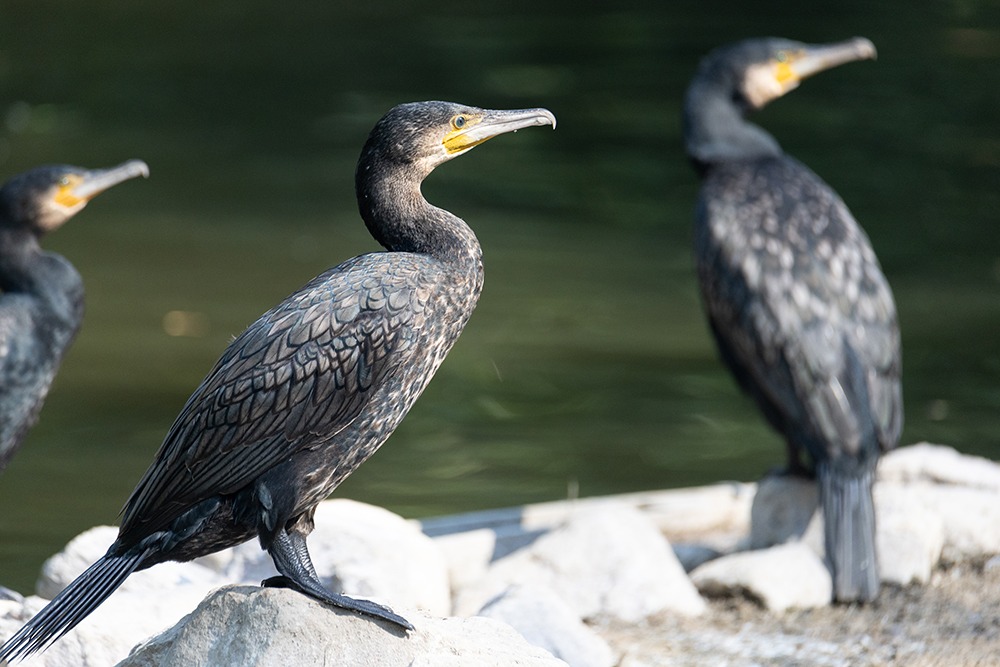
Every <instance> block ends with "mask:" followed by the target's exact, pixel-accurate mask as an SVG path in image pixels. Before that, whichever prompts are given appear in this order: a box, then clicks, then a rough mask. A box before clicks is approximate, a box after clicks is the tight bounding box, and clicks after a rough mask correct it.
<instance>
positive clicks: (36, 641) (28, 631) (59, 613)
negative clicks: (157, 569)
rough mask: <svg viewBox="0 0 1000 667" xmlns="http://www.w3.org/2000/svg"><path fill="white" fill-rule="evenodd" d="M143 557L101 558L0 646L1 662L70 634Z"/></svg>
mask: <svg viewBox="0 0 1000 667" xmlns="http://www.w3.org/2000/svg"><path fill="white" fill-rule="evenodd" d="M145 556H146V552H145V551H140V552H138V553H129V554H125V555H123V556H104V557H102V558H101V559H100V560H99V561H97V562H96V563H94V564H93V565H91V566H90V567H89V568H87V570H86V571H84V573H83V574H81V575H80V576H79V577H77V578H76V579H74V580H73V582H72V583H71V584H70V585H69V586H67V587H66V588H65V589H63V590H62V592H60V593H59V595H57V596H55V597H54V598H53V599H52V601H51V602H49V603H48V604H47V605H46V606H45V608H44V609H42V610H41V611H40V612H38V613H37V614H35V616H34V617H33V618H32V619H31V620H30V621H28V622H27V623H26V624H25V626H24V627H23V628H21V629H20V630H18V631H17V633H16V634H15V635H14V636H13V637H11V638H10V639H8V640H7V642H6V643H5V644H4V645H3V646H0V662H2V661H4V660H14V659H24V658H27V657H28V656H30V655H31V654H32V653H35V652H37V651H40V650H42V649H44V648H46V647H47V646H48V645H49V644H51V643H52V642H54V641H56V640H57V639H59V638H60V637H62V636H63V635H64V634H66V633H67V632H69V631H70V630H72V629H73V628H74V627H76V625H77V624H78V623H79V622H80V621H82V620H83V619H84V618H86V617H87V615H88V614H90V613H91V612H92V611H94V610H95V609H96V608H97V607H98V606H99V605H100V604H101V603H102V602H104V601H105V600H106V599H108V597H109V596H110V595H111V594H112V593H114V592H115V590H116V589H117V588H118V587H119V586H121V585H122V582H123V581H125V578H126V577H128V575H130V574H132V573H133V572H135V571H136V569H138V568H139V566H140V565H141V564H142V561H143V558H145Z"/></svg>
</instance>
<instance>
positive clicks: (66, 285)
mask: <svg viewBox="0 0 1000 667" xmlns="http://www.w3.org/2000/svg"><path fill="white" fill-rule="evenodd" d="M0 292H2V293H4V294H27V295H29V296H31V297H34V298H35V299H36V301H37V303H38V304H39V305H40V306H41V307H43V308H45V309H46V310H47V311H49V312H51V313H53V314H55V315H56V316H58V317H59V318H60V319H64V320H66V322H67V324H72V325H74V326H75V324H76V323H78V322H79V320H80V318H81V317H82V316H83V280H82V279H81V278H80V274H79V273H78V272H77V270H76V269H75V268H73V265H72V264H70V263H69V262H68V261H67V260H66V259H65V258H64V257H62V256H61V255H57V254H55V253H51V252H45V251H43V250H42V248H41V247H40V246H39V244H38V238H37V237H36V236H35V234H34V233H32V232H31V231H29V230H26V229H23V228H18V227H14V228H11V227H6V226H4V225H0Z"/></svg>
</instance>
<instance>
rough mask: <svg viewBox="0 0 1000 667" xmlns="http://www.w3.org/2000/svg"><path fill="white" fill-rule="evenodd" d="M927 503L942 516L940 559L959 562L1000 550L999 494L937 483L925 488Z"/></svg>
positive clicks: (991, 554) (994, 553)
mask: <svg viewBox="0 0 1000 667" xmlns="http://www.w3.org/2000/svg"><path fill="white" fill-rule="evenodd" d="M924 494H925V496H926V498H927V501H926V503H927V504H926V507H927V508H928V510H929V511H930V512H934V513H935V514H937V515H938V516H940V517H941V525H942V527H943V530H944V547H943V548H942V549H941V560H943V561H945V562H948V563H961V562H962V561H965V560H971V559H980V558H984V557H989V556H993V555H996V554H1000V494H997V493H995V492H993V491H985V490H982V489H970V488H962V487H948V486H937V487H930V488H928V489H926V490H925V491H924Z"/></svg>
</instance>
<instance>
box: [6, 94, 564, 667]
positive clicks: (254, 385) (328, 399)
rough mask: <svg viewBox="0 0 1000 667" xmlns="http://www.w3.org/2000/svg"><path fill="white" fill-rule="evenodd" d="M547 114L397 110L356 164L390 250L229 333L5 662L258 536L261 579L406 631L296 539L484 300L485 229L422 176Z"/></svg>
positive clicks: (378, 234) (366, 211)
mask: <svg viewBox="0 0 1000 667" xmlns="http://www.w3.org/2000/svg"><path fill="white" fill-rule="evenodd" d="M555 123H556V120H555V117H554V116H553V115H552V114H551V113H550V112H549V111H546V110H545V109H526V110H519V111H490V110H485V109H477V108H474V107H467V106H462V105H458V104H452V103H448V102H418V103H413V104H403V105H400V106H397V107H395V108H393V109H392V110H391V111H389V113H387V114H386V115H385V116H384V117H383V118H382V119H381V120H380V121H379V122H378V123H377V124H376V125H375V128H374V129H373V130H372V132H371V135H370V136H369V137H368V141H367V143H366V144H365V146H364V149H363V150H362V153H361V158H360V160H359V161H358V167H357V173H356V189H357V197H358V205H359V207H360V209H361V217H362V218H363V219H364V221H365V224H366V225H367V226H368V229H369V231H370V232H371V234H372V236H374V237H375V239H376V240H377V241H378V242H379V243H380V244H381V245H382V246H383V247H385V249H386V250H387V251H388V252H379V253H371V254H367V255H361V256H360V257H355V258H353V259H350V260H347V261H346V262H344V263H343V264H340V265H339V266H336V267H334V268H332V269H329V270H328V271H326V272H325V273H322V274H320V275H319V276H318V277H316V278H314V279H313V280H312V281H311V282H309V283H307V284H306V285H305V286H304V287H303V288H302V289H300V290H298V291H297V292H295V293H293V294H292V295H291V296H289V297H288V298H287V299H285V300H284V301H282V302H281V303H280V304H278V305H277V306H275V307H274V308H272V309H271V310H269V311H268V312H266V313H265V314H264V315H262V316H261V318H260V319H258V320H257V321H256V322H254V323H253V324H251V325H250V327H249V328H248V329H247V330H246V331H244V332H243V333H242V334H241V335H240V336H239V337H238V338H236V340H234V341H233V342H232V343H231V344H230V345H229V347H228V348H227V349H226V351H225V352H224V353H223V354H222V358H221V359H219V361H218V362H217V363H216V365H215V367H214V368H213V369H212V370H211V372H210V373H209V374H208V377H206V378H205V380H204V381H203V382H202V383H201V385H200V386H199V387H198V388H197V389H196V390H195V392H194V394H192V395H191V398H189V399H188V401H187V404H186V405H185V406H184V408H183V410H182V411H181V413H180V416H178V417H177V419H176V421H175V422H174V424H173V426H172V427H171V428H170V432H169V433H168V434H167V436H166V439H165V440H164V442H163V445H162V446H161V447H160V451H159V452H158V453H157V455H156V459H155V460H154V461H153V464H152V465H151V466H150V468H149V470H147V471H146V474H145V475H144V476H143V478H142V479H141V480H140V481H139V485H138V486H137V487H136V489H135V491H133V492H132V496H131V497H130V498H129V499H128V502H127V503H126V504H125V508H124V510H123V516H122V524H121V529H120V531H119V534H118V539H117V540H116V541H115V543H114V544H112V545H111V547H110V548H109V549H108V552H107V554H105V555H104V556H103V557H102V558H101V559H100V560H98V561H97V562H96V563H95V564H94V565H92V566H91V567H90V568H89V569H88V570H87V571H86V572H84V573H83V574H82V575H80V576H79V577H78V578H77V579H76V580H75V581H73V582H72V583H71V584H70V585H69V586H68V587H67V588H66V589H65V590H63V591H62V592H61V593H60V594H59V595H57V596H56V597H55V599H53V600H52V602H50V603H49V605H48V606H46V607H45V608H44V609H43V610H42V611H41V612H39V613H38V614H37V615H36V616H35V617H34V618H32V619H31V620H30V621H29V622H28V624H27V625H25V626H24V627H23V628H21V630H19V631H18V632H17V634H15V635H14V637H12V638H11V639H10V640H9V641H8V642H7V643H6V644H4V645H3V647H2V648H0V660H2V659H4V658H11V657H15V656H18V657H23V656H27V655H30V654H31V653H33V652H35V651H37V650H39V649H41V648H43V647H45V646H46V645H47V644H48V643H50V642H52V641H54V640H55V639H57V638H59V637H60V636H62V635H63V634H64V633H66V632H68V631H69V630H70V629H72V628H73V627H74V626H75V625H76V624H77V623H79V622H80V621H81V620H82V619H83V618H84V617H85V616H87V614H89V613H90V612H91V611H93V610H94V608H96V607H97V606H98V605H99V604H100V603H101V602H103V601H104V600H105V599H106V598H107V597H108V596H109V595H110V594H111V593H112V592H114V590H115V589H116V588H117V587H118V586H119V585H120V584H121V583H122V581H124V579H125V578H126V577H127V576H128V575H129V574H130V573H132V572H134V571H136V570H142V569H145V568H147V567H150V566H152V565H155V564H157V563H160V562H163V561H168V560H176V561H187V560H191V559H192V558H196V557H198V556H202V555H205V554H208V553H212V552H214V551H218V550H220V549H223V548H226V547H230V546H233V545H236V544H240V543H241V542H245V541H246V540H249V539H250V538H252V537H257V538H259V540H260V544H261V547H262V548H264V549H266V550H267V551H268V552H269V553H270V555H271V557H272V559H273V560H274V564H275V566H276V568H277V570H278V572H279V573H280V575H281V576H280V577H276V578H274V579H271V580H268V581H267V582H265V583H266V584H270V585H279V586H289V587H292V588H295V589H297V590H299V591H301V592H303V593H305V594H307V595H310V596H312V597H314V598H316V599H318V600H321V601H323V602H326V603H328V604H331V605H334V606H337V607H340V608H343V609H349V610H353V611H356V612H360V613H362V614H367V615H368V616H371V617H375V618H379V619H382V620H384V621H388V622H389V623H392V624H395V625H396V626H399V627H401V628H405V629H410V628H412V626H411V625H410V624H409V623H408V622H407V621H406V620H405V619H404V618H402V617H400V616H398V615H396V614H395V613H393V612H392V611H391V610H390V609H387V608H386V607H383V606H381V605H378V604H375V603H373V602H369V601H366V600H355V599H352V598H349V597H346V596H344V595H338V594H335V593H332V592H330V591H328V590H326V589H325V588H324V587H323V585H322V584H321V583H320V580H319V577H318V576H317V574H316V570H315V569H314V568H313V565H312V563H311V561H310V559H309V553H308V550H307V548H306V536H307V535H308V534H309V533H310V532H311V530H312V528H313V514H314V511H315V508H316V505H317V503H319V502H320V501H321V500H323V499H324V498H326V497H327V496H328V495H329V494H330V492H331V491H333V489H334V488H336V486H337V485H338V484H340V482H341V481H343V479H344V478H346V477H347V476H348V475H349V474H350V473H351V472H353V471H354V469H355V468H357V467H358V466H359V465H361V463H362V462H363V461H364V460H365V459H367V458H368V457H369V456H371V454H372V453H374V451H375V450H376V449H378V447H379V446H380V445H381V444H382V443H383V442H385V440H386V438H388V437H389V435H390V434H391V433H392V432H393V430H394V429H395V428H396V426H398V425H399V423H400V421H402V419H403V417H404V416H405V415H406V413H407V411H408V410H409V409H410V406H411V405H413V402H414V401H415V400H416V399H417V397H418V396H419V395H420V393H421V392H422V391H423V389H424V387H425V386H426V385H427V383H428V382H429V381H430V379H431V376H432V375H433V374H434V372H435V371H436V370H437V368H438V366H439V365H440V364H441V362H442V361H443V360H444V357H445V355H446V354H447V353H448V350H449V349H450V348H451V346H452V344H453V343H454V342H455V340H456V339H457V338H458V336H459V334H460V333H461V331H462V329H463V327H464V326H465V323H466V322H467V321H468V319H469V316H470V315H471V314H472V310H473V308H474V307H475V305H476V301H477V300H478V298H479V292H480V290H481V288H482V284H483V267H482V252H481V250H480V247H479V242H478V241H477V240H476V236H475V234H474V233H473V232H472V230H471V229H470V228H469V227H468V225H466V224H465V223H464V222H463V221H462V220H461V219H459V218H458V217H456V216H455V215H453V214H451V213H449V212H448V211H445V210H443V209H440V208H437V207H435V206H432V205H431V204H429V203H428V202H427V201H426V200H425V199H424V197H423V195H422V194H421V192H420V184H421V182H422V181H423V180H424V178H425V177H426V176H427V175H428V174H430V172H431V170H433V169H434V168H435V167H436V166H438V165H439V164H441V163H442V162H445V161H447V160H450V159H452V158H454V157H456V156H458V155H461V154H463V153H465V152H466V151H468V150H469V149H471V148H472V147H474V146H476V145H478V144H481V143H482V142H484V141H486V140H487V139H490V138H491V137H495V136H497V135H498V134H501V133H504V132H513V131H516V130H519V129H522V128H526V127H531V126H534V125H552V126H553V127H555Z"/></svg>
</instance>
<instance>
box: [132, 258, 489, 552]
mask: <svg viewBox="0 0 1000 667" xmlns="http://www.w3.org/2000/svg"><path fill="white" fill-rule="evenodd" d="M461 281H462V277H461V276H456V275H454V274H453V273H451V272H449V271H448V268H447V267H446V266H445V265H443V264H441V263H440V262H437V261H435V260H433V259H431V258H429V257H426V256H423V255H417V254H412V253H373V254H370V255H363V256H360V257H357V258H354V259H352V260H350V261H348V262H345V263H343V264H341V265H339V266H337V267H335V268H333V269H330V270H329V271H327V272H325V273H323V274H321V275H320V276H318V277H316V278H315V279H313V280H312V281H310V282H309V283H308V284H307V285H305V286H304V287H303V288H302V289H300V290H298V291H297V292H295V293H294V294H292V295H291V296H289V297H288V298H287V299H285V300H284V301H282V302H281V303H280V304H279V305H278V306H276V307H275V308H272V309H271V310H270V311H268V312H267V313H265V314H264V315H263V316H261V317H260V318H259V319H258V320H257V321H256V322H254V323H253V324H252V325H250V327H249V328H247V330H246V331H244V332H243V333H242V334H241V335H240V336H239V337H237V338H236V339H235V340H234V341H233V342H232V343H231V344H230V345H229V347H228V348H227V349H226V351H225V352H224V353H223V355H222V358H221V359H220V360H219V361H218V363H217V364H216V365H215V367H214V368H213V369H212V371H211V372H210V373H209V374H208V376H207V377H206V378H205V380H204V381H203V382H202V384H201V385H200V386H199V387H198V389H196V390H195V392H194V393H193V394H192V396H191V398H190V399H189V400H188V402H187V404H186V405H185V407H184V409H183V410H182V412H181V414H180V415H179V416H178V418H177V419H176V421H175V422H174V424H173V426H172V427H171V429H170V432H169V433H168V435H167V437H166V439H165V440H164V443H163V445H162V447H161V449H160V451H159V453H158V454H157V456H156V458H155V460H154V462H153V464H152V465H151V466H150V468H149V470H148V471H147V472H146V474H145V476H144V477H143V479H142V480H141V481H140V483H139V485H138V486H137V487H136V490H135V491H134V492H133V494H132V496H131V498H130V499H129V500H128V503H127V504H126V507H125V510H124V516H123V521H122V527H121V539H120V542H121V543H122V544H123V545H129V544H133V543H135V542H136V541H138V540H139V539H142V538H143V537H145V536H146V535H149V534H150V533H152V532H153V531H156V530H160V529H163V528H165V527H166V526H167V525H169V524H170V522H172V521H174V520H175V519H177V517H178V516H179V515H181V514H182V513H183V512H184V511H185V510H187V509H188V508H191V507H192V506H194V505H196V504H197V503H199V502H202V501H204V500H206V499H208V498H211V497H217V496H227V495H232V494H238V493H241V492H243V491H245V490H246V488H247V487H248V485H249V484H251V483H252V482H253V481H254V480H255V479H257V478H259V477H260V476H261V475H264V474H266V473H267V472H268V471H269V470H271V469H273V468H275V467H276V466H279V465H282V466H291V467H292V468H293V469H294V473H295V474H294V475H284V476H283V479H288V478H294V479H295V481H294V482H293V483H292V485H291V486H287V484H285V483H284V482H283V488H285V490H286V492H287V493H288V494H289V495H290V496H292V499H291V500H289V502H291V503H292V504H293V505H294V507H293V508H291V511H292V512H293V513H297V512H301V511H303V510H304V509H305V508H307V507H309V506H310V505H312V504H315V503H316V502H318V501H319V500H322V499H323V498H325V497H326V496H327V495H328V494H329V493H330V492H331V491H332V490H333V488H335V487H336V485H337V484H339V482H340V481H341V480H343V479H344V478H345V477H346V476H347V475H348V474H350V472H351V471H353V470H354V469H355V468H356V467H357V466H358V465H360V464H361V463H362V462H363V461H364V460H365V459H366V458H367V457H368V456H369V455H370V454H371V453H373V452H374V450H375V449H377V447H378V446H379V445H381V444H382V442H383V441H384V440H385V439H386V438H387V437H388V436H389V434H390V433H391V432H392V431H393V429H395V427H396V426H397V425H398V423H399V421H401V420H402V418H403V416H405V414H406V412H407V411H408V410H409V408H410V406H411V405H412V404H413V402H414V401H415V400H416V398H417V397H418V396H419V395H420V393H421V392H422V391H423V389H424V387H425V386H426V385H427V383H428V382H429V381H430V378H431V376H432V375H433V373H434V371H435V370H436V369H437V367H438V365H440V363H441V361H442V360H443V359H444V356H445V354H446V353H447V351H448V349H450V347H451V345H452V344H453V343H454V342H455V340H456V339H457V338H458V335H459V333H461V330H462V328H463V327H464V325H465V323H466V322H467V321H468V318H469V315H471V312H472V308H473V307H474V305H475V298H476V297H477V296H478V290H477V291H476V293H475V294H470V291H469V289H468V286H464V288H463V285H460V284H459V283H460V282H461ZM289 472H292V471H289ZM203 532H204V531H203Z"/></svg>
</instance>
